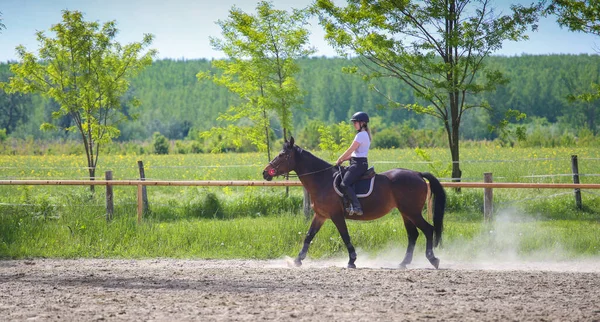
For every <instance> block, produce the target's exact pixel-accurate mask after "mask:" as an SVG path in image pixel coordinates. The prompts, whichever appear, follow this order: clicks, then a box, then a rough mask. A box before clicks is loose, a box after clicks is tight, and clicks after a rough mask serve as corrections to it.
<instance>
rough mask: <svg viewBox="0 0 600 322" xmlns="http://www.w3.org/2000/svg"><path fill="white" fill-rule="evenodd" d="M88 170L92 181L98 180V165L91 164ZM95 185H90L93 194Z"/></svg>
mask: <svg viewBox="0 0 600 322" xmlns="http://www.w3.org/2000/svg"><path fill="white" fill-rule="evenodd" d="M88 171H89V173H90V181H94V180H96V167H93V166H90V167H88ZM95 187H96V186H95V185H90V192H91V193H92V194H94V192H95Z"/></svg>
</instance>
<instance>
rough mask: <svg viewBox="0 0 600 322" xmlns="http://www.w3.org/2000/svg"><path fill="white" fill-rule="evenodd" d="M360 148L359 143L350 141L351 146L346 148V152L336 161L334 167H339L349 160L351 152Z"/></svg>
mask: <svg viewBox="0 0 600 322" xmlns="http://www.w3.org/2000/svg"><path fill="white" fill-rule="evenodd" d="M359 146H360V143H359V142H357V141H352V144H351V145H350V147H349V148H348V150H346V152H344V153H343V154H342V155H341V156H340V157H339V158H338V159H337V162H336V163H335V164H336V165H340V164H342V163H343V162H344V161H346V160H349V159H350V155H351V154H352V152H354V151H355V150H356V149H358V147H359Z"/></svg>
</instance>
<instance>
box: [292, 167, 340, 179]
mask: <svg viewBox="0 0 600 322" xmlns="http://www.w3.org/2000/svg"><path fill="white" fill-rule="evenodd" d="M333 167H335V166H334V165H332V166H330V167H327V168H325V169H321V170H317V171H313V172H309V173H303V174H296V175H295V176H296V177H298V178H300V177H304V176H308V175H311V174H315V173H319V172H323V171H327V170H329V169H331V168H333Z"/></svg>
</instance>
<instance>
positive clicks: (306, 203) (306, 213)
mask: <svg viewBox="0 0 600 322" xmlns="http://www.w3.org/2000/svg"><path fill="white" fill-rule="evenodd" d="M302 191H303V192H304V202H303V204H302V205H303V208H304V217H306V219H310V217H312V209H311V208H310V203H311V201H310V195H309V194H308V190H306V188H304V187H302Z"/></svg>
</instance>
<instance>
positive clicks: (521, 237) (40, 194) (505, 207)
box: [0, 147, 600, 260]
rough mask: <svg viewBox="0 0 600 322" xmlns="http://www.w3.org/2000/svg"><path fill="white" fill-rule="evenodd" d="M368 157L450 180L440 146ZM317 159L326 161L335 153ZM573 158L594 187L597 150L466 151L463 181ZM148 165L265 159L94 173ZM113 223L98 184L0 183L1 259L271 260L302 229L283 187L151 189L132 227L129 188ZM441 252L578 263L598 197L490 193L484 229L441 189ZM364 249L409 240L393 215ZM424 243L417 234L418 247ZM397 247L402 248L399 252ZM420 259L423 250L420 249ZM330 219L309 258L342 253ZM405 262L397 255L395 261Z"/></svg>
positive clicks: (26, 168) (525, 176)
mask: <svg viewBox="0 0 600 322" xmlns="http://www.w3.org/2000/svg"><path fill="white" fill-rule="evenodd" d="M425 153H426V155H428V156H429V158H430V160H431V162H424V159H423V158H422V157H420V156H418V155H417V153H415V151H413V150H380V151H377V150H375V151H372V152H371V156H370V160H371V163H372V164H373V165H374V166H375V168H376V171H378V172H382V171H385V170H387V169H390V168H395V167H403V168H410V169H414V170H418V171H429V172H432V173H434V174H435V175H436V176H438V177H440V179H441V181H449V180H450V178H449V172H448V167H449V162H448V160H449V156H448V152H447V151H446V150H445V149H428V150H425ZM316 154H317V155H320V156H322V157H323V158H324V159H326V160H333V159H334V156H331V155H329V154H327V153H323V154H319V153H316ZM571 155H577V156H578V159H579V171H580V173H581V174H582V177H581V182H583V183H600V177H598V176H596V175H597V174H600V162H599V160H600V149H589V148H585V149H584V148H581V149H567V148H555V149H509V148H490V147H486V148H468V149H463V150H462V151H461V159H462V165H461V167H462V171H463V180H464V181H482V178H483V173H484V172H492V173H493V175H494V181H496V182H564V183H568V182H571V180H572V179H571V176H570V173H571ZM84 160H85V157H84V156H71V155H69V156H0V171H1V172H0V180H6V179H85V178H87V177H88V173H87V170H86V169H85V168H84V167H83V166H82V165H83V164H84ZM138 160H142V161H144V165H145V172H146V177H147V178H148V179H153V180H262V178H261V171H262V168H263V167H264V166H265V164H266V163H267V158H266V156H265V155H262V154H256V153H247V154H199V155H167V156H157V155H143V156H135V155H126V156H112V155H110V156H103V157H101V159H100V162H99V168H98V169H97V177H98V178H103V174H104V171H106V170H111V171H113V178H114V179H123V180H126V179H136V178H138V167H137V161H138ZM114 190H115V207H116V209H115V219H114V220H113V221H112V222H110V223H107V222H106V220H105V208H104V202H105V201H104V188H103V187H97V189H96V193H95V194H94V195H91V194H90V193H89V187H77V186H0V257H11V258H23V257H125V258H140V257H182V258H262V259H264V258H278V257H282V256H294V255H295V254H296V253H297V251H298V250H299V247H300V245H301V241H302V239H303V238H304V234H305V232H306V230H307V228H308V222H307V221H306V220H305V219H304V216H303V215H302V210H301V207H302V190H301V188H290V189H289V195H288V196H286V193H285V190H286V189H285V188H282V187H221V188H208V187H151V188H148V196H149V201H150V210H151V211H150V213H149V214H146V217H145V219H144V222H143V223H142V224H141V225H138V224H137V223H136V219H135V214H136V195H135V188H134V187H115V188H114ZM447 192H448V197H449V201H448V206H447V213H446V224H445V232H444V234H445V236H444V238H445V244H444V245H445V246H444V251H445V252H449V253H452V254H453V255H452V256H465V257H469V256H471V257H473V256H484V255H485V256H495V254H499V253H503V254H509V253H510V254H512V255H514V256H530V255H531V256H533V255H536V256H538V255H540V254H542V255H540V256H550V257H551V258H556V257H578V256H594V255H598V254H599V253H600V237H598V236H599V234H597V231H598V230H599V228H600V212H599V211H598V209H599V208H598V207H599V206H600V196H599V194H600V191H584V192H583V203H584V209H583V210H577V209H575V206H574V200H573V192H572V191H567V190H547V189H521V190H519V189H495V190H494V201H495V204H494V209H495V218H496V220H495V221H493V222H489V223H484V222H483V221H482V206H483V201H482V199H483V197H482V191H481V189H463V190H462V192H461V193H457V192H455V191H454V190H452V189H447ZM349 229H350V233H351V236H352V238H353V243H354V244H355V246H357V247H358V248H359V249H365V250H369V251H373V252H383V251H386V249H389V248H390V247H400V248H402V249H403V248H404V247H405V245H406V233H405V231H404V227H403V224H402V221H401V219H400V218H399V215H398V213H397V211H395V212H393V213H392V214H391V215H390V216H386V217H384V218H382V219H380V220H377V221H374V222H368V223H359V222H349ZM423 245H424V239H423V237H422V236H421V238H419V244H418V247H420V248H421V249H422V248H423ZM402 251H403V250H402ZM418 251H419V250H418ZM344 253H345V248H344V246H343V243H342V241H341V239H340V237H339V235H338V233H337V231H336V230H335V227H334V226H333V224H332V223H330V222H329V223H327V224H326V225H325V226H324V228H323V229H322V230H321V231H320V232H319V234H318V235H317V237H316V238H315V240H314V241H313V246H312V248H311V250H310V252H309V256H311V257H329V256H333V255H336V254H344ZM401 255H402V254H398V257H399V260H400V256H401Z"/></svg>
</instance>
